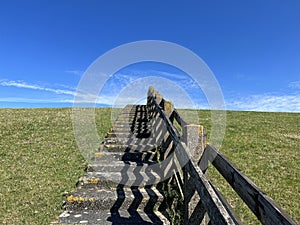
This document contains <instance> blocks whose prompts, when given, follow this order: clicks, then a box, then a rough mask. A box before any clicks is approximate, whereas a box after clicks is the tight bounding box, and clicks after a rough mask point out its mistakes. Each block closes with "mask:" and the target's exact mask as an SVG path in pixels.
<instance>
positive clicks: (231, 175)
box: [147, 87, 297, 225]
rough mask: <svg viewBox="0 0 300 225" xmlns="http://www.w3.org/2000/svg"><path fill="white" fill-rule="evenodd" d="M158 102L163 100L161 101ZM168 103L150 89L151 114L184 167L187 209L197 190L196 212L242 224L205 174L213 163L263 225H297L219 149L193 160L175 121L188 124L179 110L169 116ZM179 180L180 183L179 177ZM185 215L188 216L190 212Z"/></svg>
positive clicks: (218, 220)
mask: <svg viewBox="0 0 300 225" xmlns="http://www.w3.org/2000/svg"><path fill="white" fill-rule="evenodd" d="M156 100H159V102H157V101H156ZM165 102H167V101H166V100H165V99H163V97H162V95H161V94H159V93H158V92H157V91H156V90H155V89H154V88H153V87H150V88H149V91H148V103H147V105H148V107H149V111H150V112H151V113H153V112H158V113H159V115H160V118H162V120H163V122H164V124H165V127H166V129H167V131H168V134H169V135H170V137H171V142H172V144H173V151H174V153H175V154H174V155H175V158H176V160H177V161H178V162H179V164H180V165H181V166H183V168H178V166H177V169H182V170H183V174H184V177H183V181H180V182H177V183H178V184H177V185H179V186H182V185H184V186H185V187H179V188H180V190H184V191H185V192H186V193H184V198H185V201H187V202H186V203H185V204H186V205H185V207H188V202H189V201H190V200H191V198H192V196H193V194H194V192H195V191H197V193H198V194H199V196H200V201H199V202H198V205H197V206H199V207H195V210H196V209H198V208H203V207H204V208H205V209H206V211H207V213H208V215H209V219H210V220H211V222H212V224H242V223H241V221H240V220H239V219H238V218H237V216H236V215H235V213H234V211H233V210H232V208H231V207H230V205H229V204H228V203H227V201H226V199H225V198H224V197H223V195H222V193H220V192H219V191H218V190H217V189H216V188H215V187H214V185H213V184H212V183H211V182H210V181H209V180H208V178H207V177H206V175H205V174H204V173H205V172H206V170H207V168H208V162H211V164H212V165H213V166H214V167H215V168H216V169H217V170H218V171H219V173H220V174H221V175H222V176H223V177H224V178H225V179H226V181H227V182H228V183H229V184H230V185H231V187H232V188H233V189H234V190H235V191H236V192H237V193H238V195H239V196H240V197H241V199H242V200H243V201H244V202H245V203H246V205H247V206H248V207H249V208H250V209H251V210H252V212H253V213H254V215H255V216H256V217H257V218H258V219H259V220H260V221H261V222H262V223H263V224H267V225H273V224H284V225H297V223H296V222H295V221H294V220H293V219H292V218H291V217H290V216H289V215H288V214H287V213H286V212H285V211H284V210H282V209H281V208H280V207H279V206H278V205H276V204H275V203H274V201H273V200H272V199H271V198H270V197H268V196H267V195H266V194H265V193H264V192H263V191H262V190H261V189H259V188H258V187H257V186H256V185H255V184H254V183H253V182H252V181H251V180H250V179H249V178H248V177H247V176H245V175H244V174H243V173H241V172H240V171H239V170H238V169H237V168H236V167H235V166H234V165H233V164H232V163H231V162H230V161H229V160H227V159H226V158H225V157H224V156H223V155H222V154H221V153H220V152H219V151H218V150H217V149H216V148H215V147H213V146H211V145H207V146H206V147H205V149H204V152H203V154H202V156H201V158H200V160H199V162H198V164H197V163H195V162H193V160H190V158H191V156H190V152H189V150H188V148H187V146H186V144H185V143H183V142H182V137H181V136H180V133H179V132H178V130H177V129H176V127H175V126H174V125H173V124H174V121H175V120H176V121H177V123H178V124H179V125H180V126H181V128H184V127H185V126H188V123H187V122H185V121H184V119H183V118H182V117H181V116H180V114H179V113H178V111H177V110H176V109H172V110H173V111H172V112H168V116H167V114H166V112H165V109H164V108H163V107H164V105H165ZM168 103H170V102H168ZM175 175H176V174H175ZM188 176H189V179H188ZM176 179H177V180H178V177H176ZM191 182H192V184H191ZM185 213H188V212H187V210H186V211H185ZM199 213H200V212H199ZM195 214H197V212H195V211H194V212H193V213H192V216H193V217H195ZM200 214H201V216H200V217H202V216H204V214H203V212H201V213H200ZM184 217H185V221H184V223H185V224H189V218H188V215H184ZM200 219H201V218H200ZM201 221H202V220H201Z"/></svg>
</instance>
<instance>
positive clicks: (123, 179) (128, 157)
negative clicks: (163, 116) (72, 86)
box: [52, 105, 170, 225]
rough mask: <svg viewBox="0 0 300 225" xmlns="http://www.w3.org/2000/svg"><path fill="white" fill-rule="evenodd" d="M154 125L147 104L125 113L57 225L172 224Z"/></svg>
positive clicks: (68, 198) (67, 202) (67, 201)
mask: <svg viewBox="0 0 300 225" xmlns="http://www.w3.org/2000/svg"><path fill="white" fill-rule="evenodd" d="M149 121H150V120H149V117H148V113H147V107H146V106H145V105H127V106H126V107H125V108H124V109H123V110H122V112H121V114H119V116H118V118H117V120H116V121H115V123H114V125H113V127H112V128H111V130H110V131H109V132H108V133H107V136H106V138H105V140H104V142H103V143H102V144H101V146H100V148H99V151H98V152H96V153H95V155H94V159H93V162H92V164H91V165H90V166H89V168H88V170H87V172H86V174H85V175H84V176H83V177H82V178H81V180H80V181H79V182H78V184H77V185H78V188H77V191H76V192H74V193H73V194H72V195H69V196H67V199H66V202H65V205H64V208H65V211H64V212H63V213H62V214H61V215H60V216H59V220H58V221H57V222H53V223H52V224H53V225H54V224H103V225H106V224H114V225H117V224H118V225H120V224H122V225H123V224H124V225H126V224H128V225H129V224H131V225H134V224H139V225H141V224H170V222H169V216H168V214H167V213H166V202H165V197H164V194H163V192H162V190H161V187H162V184H161V183H159V182H158V183H157V181H159V177H160V175H159V171H157V172H155V171H152V170H151V171H150V170H148V167H147V166H148V165H151V164H155V163H156V162H157V155H156V152H157V151H155V150H156V148H157V147H158V146H156V144H155V135H154V134H153V133H151V124H150V123H149ZM153 183H157V184H155V185H153Z"/></svg>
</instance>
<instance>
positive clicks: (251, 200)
mask: <svg viewBox="0 0 300 225" xmlns="http://www.w3.org/2000/svg"><path fill="white" fill-rule="evenodd" d="M205 152H207V153H206V154H209V155H211V156H214V159H212V157H208V158H210V159H211V160H212V161H211V163H212V165H213V166H214V167H215V168H216V169H217V170H218V171H219V172H220V174H221V175H222V176H223V177H224V178H225V179H226V180H227V182H228V183H229V184H230V185H231V186H232V188H233V189H234V190H235V191H236V192H237V194H238V195H239V196H240V197H241V198H242V199H243V201H244V202H245V203H246V204H247V205H248V207H249V208H250V209H251V210H252V212H253V213H254V214H255V215H256V217H257V218H258V219H259V220H260V221H261V222H262V223H263V224H270V225H273V224H284V225H297V223H296V222H295V221H294V220H293V219H292V218H291V217H290V216H289V215H288V214H287V213H286V212H285V211H284V210H283V209H281V208H280V207H279V206H278V205H276V204H275V203H274V201H273V200H272V199H271V198H270V197H268V196H267V195H266V194H265V193H264V192H263V191H262V190H261V189H259V188H258V187H257V186H256V184H255V183H253V181H251V180H250V179H249V178H248V177H247V176H245V175H244V174H243V173H242V172H240V171H239V170H238V169H237V168H236V167H235V166H234V165H233V164H232V163H231V162H229V161H228V160H227V159H226V158H225V157H224V156H223V155H222V154H221V153H220V152H219V151H218V150H217V149H216V148H215V147H213V146H211V145H208V146H207V147H206V148H205Z"/></svg>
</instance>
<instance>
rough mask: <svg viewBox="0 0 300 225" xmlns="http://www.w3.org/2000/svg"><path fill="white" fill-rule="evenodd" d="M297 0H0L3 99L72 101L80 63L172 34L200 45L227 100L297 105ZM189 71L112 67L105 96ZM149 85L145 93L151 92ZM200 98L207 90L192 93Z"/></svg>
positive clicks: (23, 103) (266, 106)
mask: <svg viewBox="0 0 300 225" xmlns="http://www.w3.org/2000/svg"><path fill="white" fill-rule="evenodd" d="M299 12H300V2H299V1H297V0H288V1H282V0H281V1H279V0H269V1H261V0H253V1H240V0H236V1H233V0H230V1H221V0H219V1H214V0H212V1H189V2H183V1H92V0H91V1H76V0H72V1H71V0H70V1H58V0H54V1H44V0H39V1H32V0H29V1H14V0H12V1H11V0H10V1H8V0H7V1H1V2H0V107H62V106H69V107H70V106H72V102H73V99H74V95H75V93H76V87H77V85H78V82H79V81H80V79H81V77H82V75H83V73H84V71H86V70H87V68H88V67H89V65H90V64H91V63H92V62H93V61H94V60H96V59H97V58H98V57H99V56H101V55H102V54H104V53H105V52H107V51H109V50H110V49H112V48H115V47H117V46H119V45H122V44H126V43H128V42H133V41H140V40H163V41H169V42H174V43H176V44H179V45H182V46H183V47H186V48H188V49H190V50H191V51H193V52H195V53H196V54H197V55H199V56H200V57H201V58H202V59H203V60H204V61H205V62H206V64H207V65H208V66H209V67H210V69H211V70H212V71H213V73H214V75H215V77H216V78H217V80H218V82H219V84H220V86H221V89H222V92H223V95H224V99H225V103H226V108H227V109H229V110H254V111H287V112H300V63H299V62H300V13H299ZM152 73H153V74H155V75H156V76H161V77H165V78H167V79H170V80H172V81H174V82H178V83H180V82H179V81H180V80H181V82H182V84H183V85H185V87H187V86H188V85H189V84H190V83H189V81H188V80H185V81H182V77H184V76H185V75H184V74H183V73H182V72H181V71H179V70H177V69H175V68H171V67H170V66H167V65H161V64H158V63H152V64H151V63H150V64H149V63H148V64H147V63H144V64H143V63H141V64H138V65H133V66H129V67H128V68H124V69H123V70H121V71H119V72H118V74H115V75H114V76H112V77H111V79H110V81H109V82H110V83H108V84H107V88H104V89H103V91H102V94H101V95H102V96H100V97H99V101H98V103H99V104H112V102H113V101H114V100H115V99H116V95H118V93H119V92H120V90H121V89H122V88H123V87H124V85H126V84H128V82H131V81H132V80H134V79H136V78H139V77H145V76H147V75H149V74H152ZM145 95H146V93H145ZM189 95H190V97H191V98H192V99H193V100H194V102H195V104H196V105H197V107H200V108H209V105H208V104H207V103H206V100H205V96H203V95H201V94H200V93H193V92H191V93H189Z"/></svg>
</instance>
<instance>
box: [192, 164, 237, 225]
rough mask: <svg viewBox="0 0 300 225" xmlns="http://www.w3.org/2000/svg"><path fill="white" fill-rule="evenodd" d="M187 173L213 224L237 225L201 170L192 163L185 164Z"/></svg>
mask: <svg viewBox="0 0 300 225" xmlns="http://www.w3.org/2000/svg"><path fill="white" fill-rule="evenodd" d="M187 168H188V172H189V173H190V175H191V177H193V179H194V183H195V187H196V190H197V192H198V194H199V195H200V198H201V201H202V202H203V204H204V207H205V209H206V211H207V213H208V215H209V218H210V220H211V221H212V223H213V224H238V223H236V222H235V220H234V218H232V217H231V215H230V213H228V211H227V209H226V207H224V205H223V203H222V201H221V200H220V198H219V197H218V195H217V194H216V192H215V191H214V189H213V188H212V186H211V185H210V183H209V181H208V179H207V178H206V177H205V175H204V174H203V173H202V171H201V169H200V168H199V167H198V166H196V165H195V164H194V163H193V162H192V161H189V163H188V164H187Z"/></svg>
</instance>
